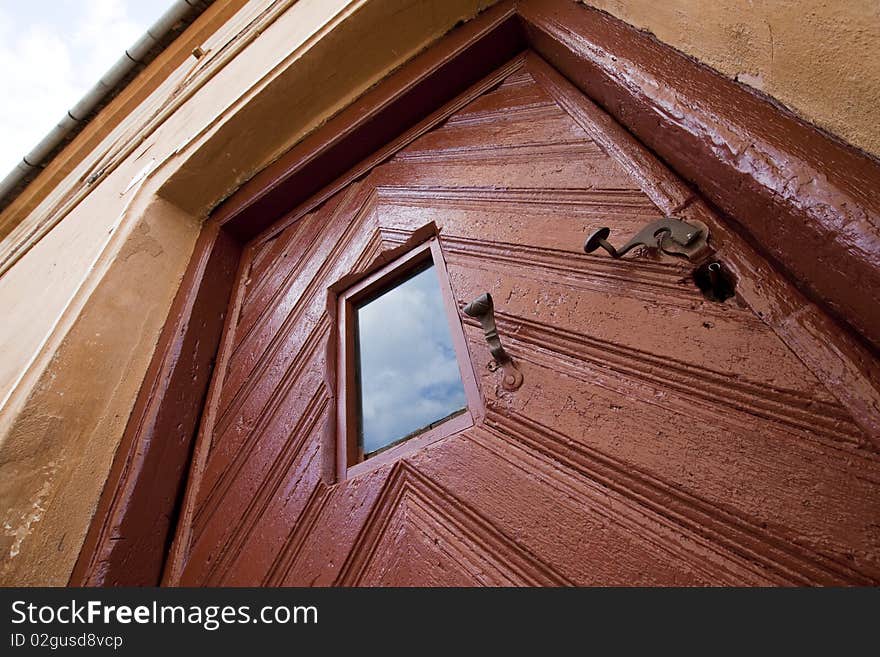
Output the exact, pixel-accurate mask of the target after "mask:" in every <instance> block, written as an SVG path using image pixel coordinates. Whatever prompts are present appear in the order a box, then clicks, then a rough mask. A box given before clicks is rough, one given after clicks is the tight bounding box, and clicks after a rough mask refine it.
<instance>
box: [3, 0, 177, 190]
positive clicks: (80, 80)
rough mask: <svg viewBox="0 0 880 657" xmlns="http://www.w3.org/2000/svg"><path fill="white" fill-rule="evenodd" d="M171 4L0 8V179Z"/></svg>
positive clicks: (67, 1) (113, 1)
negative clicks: (0, 85)
mask: <svg viewBox="0 0 880 657" xmlns="http://www.w3.org/2000/svg"><path fill="white" fill-rule="evenodd" d="M172 3H173V0H90V2H87V3H85V2H78V1H73V0H55V2H53V3H32V2H17V1H16V2H9V3H6V2H3V3H0V84H2V89H3V92H2V93H3V99H4V100H3V102H2V103H0V178H2V177H5V176H6V174H7V173H8V172H9V170H10V169H12V168H13V167H14V166H15V165H16V164H18V162H19V161H20V160H21V158H22V156H24V155H25V154H26V153H27V152H28V151H30V150H31V149H32V148H33V147H34V146H35V145H36V144H37V142H39V141H40V139H42V137H43V136H44V135H45V134H46V133H47V132H49V130H51V129H52V127H53V126H54V125H55V123H57V122H58V121H59V120H61V118H62V117H63V116H64V113H65V111H67V110H68V109H70V108H71V107H72V106H73V105H75V104H76V102H77V101H78V100H79V99H80V98H81V97H82V96H83V95H84V94H85V93H86V92H87V91H88V90H89V89H90V88H91V87H92V86H93V85H94V84H95V83H96V82H97V81H98V80H99V79H100V78H101V76H102V75H103V74H104V73H105V72H106V71H107V70H108V69H109V68H110V67H111V66H112V65H113V64H114V63H115V62H116V60H117V59H119V57H120V56H121V55H122V54H123V53H124V51H125V49H126V48H128V47H129V46H131V45H132V44H133V43H134V42H135V41H136V40H137V38H138V37H139V36H140V35H141V34H143V33H144V31H146V29H147V28H148V27H149V26H150V24H151V23H152V22H153V21H154V20H155V19H157V18H158V17H159V16H160V15H161V13H162V12H163V11H164V10H165V9H167V8H168V7H169V6H170V5H171V4H172ZM47 4H48V5H49V7H48V10H47Z"/></svg>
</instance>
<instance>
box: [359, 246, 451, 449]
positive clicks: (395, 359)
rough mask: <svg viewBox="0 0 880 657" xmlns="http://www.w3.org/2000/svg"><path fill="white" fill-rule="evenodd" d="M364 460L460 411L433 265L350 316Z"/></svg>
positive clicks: (448, 336) (448, 341)
mask: <svg viewBox="0 0 880 657" xmlns="http://www.w3.org/2000/svg"><path fill="white" fill-rule="evenodd" d="M357 326H358V351H359V354H358V361H359V362H358V365H359V377H360V381H359V382H360V413H359V415H360V430H361V441H362V443H361V444H362V446H363V450H364V454H370V453H371V452H375V451H377V450H380V449H382V448H384V447H388V446H389V445H391V444H392V443H395V442H397V441H399V440H401V439H402V438H406V437H408V436H410V435H412V434H414V433H418V432H419V431H422V430H424V429H426V428H428V427H430V426H431V425H432V424H435V423H437V421H438V420H442V419H444V418H447V417H449V416H451V415H456V414H458V413H459V412H461V411H462V409H464V408H465V406H466V401H465V395H464V386H463V385H462V382H461V374H460V373H459V369H458V361H457V360H456V357H455V350H454V349H453V348H452V337H451V335H450V332H449V324H448V322H447V319H446V313H445V312H444V310H443V300H442V299H441V297H440V282H439V280H438V279H437V272H436V271H435V270H434V265H433V264H431V265H429V266H428V267H427V268H426V269H423V270H420V271H418V273H416V274H415V275H413V276H411V277H410V278H408V279H407V280H405V281H404V282H402V283H400V284H398V285H397V286H396V287H394V288H392V289H390V290H388V291H387V292H385V293H384V294H382V295H381V296H379V297H377V298H376V299H373V300H372V301H369V302H367V303H365V304H363V305H361V306H360V307H359V308H358V309H357Z"/></svg>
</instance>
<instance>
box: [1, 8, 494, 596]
mask: <svg viewBox="0 0 880 657" xmlns="http://www.w3.org/2000/svg"><path fill="white" fill-rule="evenodd" d="M489 4H492V2H490V1H485V0H348V1H347V0H298V1H297V2H294V1H293V0H282V1H281V2H271V1H270V0H251V2H248V3H247V4H246V5H245V6H244V7H242V8H241V10H240V11H238V12H237V13H236V14H235V15H234V16H233V17H232V18H231V19H230V20H229V21H228V22H226V23H225V24H224V25H223V26H222V27H221V28H220V29H219V30H218V31H217V32H216V33H215V34H213V35H212V36H211V37H210V38H207V39H206V40H205V43H204V45H203V49H204V50H205V51H206V52H207V55H206V56H205V57H203V58H202V59H201V60H199V61H198V62H196V60H195V59H194V58H190V59H189V60H187V61H186V62H184V63H183V64H182V65H181V66H179V67H178V69H176V70H175V71H173V72H172V73H171V74H170V75H169V77H168V79H167V80H166V81H165V82H164V83H163V84H162V85H160V86H159V87H158V88H157V89H155V90H154V91H153V92H152V93H150V94H149V96H148V97H147V98H145V100H144V101H143V102H142V103H141V104H140V105H139V106H138V107H137V109H136V110H135V111H134V112H133V113H132V114H131V115H130V116H128V117H127V118H126V119H125V120H123V121H122V122H121V123H120V124H119V125H118V126H117V127H116V128H115V129H113V130H112V131H110V132H109V134H107V136H106V137H105V138H104V139H103V140H102V141H101V143H100V144H99V146H98V147H97V148H96V149H95V150H94V151H93V152H91V153H90V154H89V155H88V156H87V157H86V158H85V159H84V160H83V161H82V162H80V163H79V164H78V165H76V166H75V167H73V168H72V170H71V171H70V172H69V173H68V174H67V175H66V176H65V177H64V179H63V180H62V181H61V183H60V184H54V183H53V186H52V187H51V189H48V190H46V192H47V193H46V194H40V195H39V196H40V197H41V198H42V200H41V201H40V202H39V205H37V206H36V207H35V208H34V209H33V211H31V212H29V213H28V215H27V216H26V217H25V218H24V220H23V221H22V222H21V223H20V224H19V225H17V226H16V228H15V229H14V230H13V232H12V233H10V235H9V236H7V238H6V239H5V240H4V241H3V242H2V243H0V256H5V255H9V254H11V253H13V252H14V248H13V247H14V246H15V245H16V244H17V243H21V242H17V240H18V241H20V240H25V241H27V240H29V239H30V240H31V243H32V244H31V246H30V247H29V250H27V251H26V252H25V253H24V255H23V256H15V257H14V258H13V259H12V260H11V262H13V264H12V265H11V267H10V268H9V269H8V270H7V271H4V272H3V273H2V277H0V308H3V309H4V321H3V322H0V584H19V585H33V584H44V585H60V584H65V583H66V582H67V579H68V577H69V574H70V571H71V569H72V567H73V565H74V563H75V561H76V558H77V556H78V554H79V550H80V547H81V545H82V541H83V538H84V536H85V532H86V530H87V528H88V524H89V522H90V520H91V516H92V513H93V512H94V508H95V505H96V503H97V499H98V497H99V495H100V492H101V488H102V486H103V484H104V481H105V480H106V477H107V474H108V472H109V468H110V464H111V462H112V459H113V455H114V453H115V450H116V447H117V445H118V443H119V440H120V438H121V436H122V433H123V430H124V427H125V424H126V422H127V420H128V416H129V414H130V411H131V408H132V406H133V403H134V398H135V396H136V394H137V390H138V388H139V386H140V383H141V381H142V380H143V377H144V374H145V372H146V368H147V366H148V363H149V360H150V358H151V356H152V353H153V350H154V348H155V345H156V341H157V339H158V336H159V332H160V330H161V327H162V324H163V323H164V321H165V317H166V315H167V313H168V309H169V307H170V304H171V301H172V299H173V297H174V294H175V292H176V291H177V288H178V286H179V282H180V280H181V277H182V275H183V272H184V270H185V267H186V264H187V261H188V258H189V256H190V254H191V252H192V248H193V245H194V242H195V239H196V237H197V234H198V231H199V227H200V223H201V221H202V220H203V219H204V218H205V216H206V214H207V212H208V211H209V210H210V208H211V207H213V205H214V204H216V202H217V201H218V200H220V199H222V198H223V197H224V196H225V195H227V194H228V193H229V192H230V191H232V190H233V189H234V188H235V187H236V186H237V185H238V184H240V183H241V182H242V181H243V180H246V179H247V178H249V177H250V176H251V175H252V174H253V173H254V172H255V171H257V170H259V169H260V168H262V167H263V166H265V165H266V164H268V163H269V162H270V161H272V160H273V159H274V158H275V157H277V155H278V154H279V153H280V152H282V151H283V150H285V149H286V148H287V147H289V146H290V145H291V144H293V143H295V142H296V141H298V140H299V139H301V138H302V136H304V135H305V134H307V133H308V132H309V131H310V130H312V129H313V128H314V127H315V126H317V125H319V124H320V123H321V122H322V121H324V120H326V119H327V118H329V117H330V116H331V115H332V114H334V113H335V112H336V111H338V109H340V108H341V107H344V106H345V105H346V104H348V103H349V102H351V100H353V99H354V98H356V97H357V96H359V95H360V94H362V93H363V92H364V91H365V90H366V89H368V88H369V87H370V86H372V85H373V84H375V83H376V82H377V81H379V80H381V79H382V78H383V77H384V76H385V75H387V74H388V73H389V72H390V71H392V70H394V69H395V68H397V67H398V66H399V65H401V64H402V63H403V62H405V61H406V60H408V59H410V58H411V57H412V56H414V55H415V54H416V53H418V52H419V51H421V50H423V49H424V48H426V47H427V46H428V45H430V43H432V42H433V41H435V40H436V39H437V38H439V37H440V36H442V35H443V34H444V33H446V32H447V31H449V29H451V28H452V27H453V26H454V25H455V24H456V23H457V22H459V21H461V20H468V19H470V18H472V17H473V16H474V15H476V13H478V11H479V10H480V9H481V8H483V7H484V6H486V5H489ZM95 172H100V174H99V176H98V181H97V182H96V183H95V184H92V185H86V184H85V183H84V180H85V179H86V178H88V177H89V176H90V175H92V174H93V173H95ZM40 226H50V227H51V229H50V230H48V229H42V230H44V232H45V236H41V237H39V239H36V238H32V237H28V236H32V235H40V232H39V230H38V229H39V227H40ZM35 231H36V232H35Z"/></svg>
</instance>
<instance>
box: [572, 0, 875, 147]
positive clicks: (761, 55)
mask: <svg viewBox="0 0 880 657" xmlns="http://www.w3.org/2000/svg"><path fill="white" fill-rule="evenodd" d="M584 1H585V4H588V5H590V6H593V7H596V8H598V9H602V10H605V11H607V12H609V13H610V14H612V15H614V16H616V17H617V18H620V19H621V20H624V21H626V22H628V23H630V24H632V25H635V26H636V27H639V28H642V29H645V30H648V31H650V32H652V33H653V34H654V35H655V36H656V37H657V38H658V39H660V40H661V41H664V42H666V43H668V44H670V45H671V46H673V47H675V48H677V49H679V50H681V51H682V52H685V53H687V54H688V55H691V56H692V57H695V58H696V59H698V60H700V61H702V62H704V63H706V64H708V65H709V66H712V67H713V68H715V69H717V70H718V71H720V72H721V73H724V74H725V75H727V76H729V77H732V78H736V79H737V80H740V81H741V82H743V83H745V84H748V85H750V86H752V87H754V88H756V89H759V90H761V91H763V92H764V93H766V94H768V95H770V96H773V97H774V98H775V99H777V100H779V101H780V102H782V103H783V104H784V105H786V106H787V107H788V108H789V109H791V110H793V111H794V112H795V113H797V114H799V115H800V116H801V117H803V118H804V119H806V120H808V121H810V122H812V123H815V124H816V125H818V126H820V127H822V128H824V129H826V130H828V131H829V132H832V133H834V134H836V135H838V136H840V137H842V138H843V139H844V140H846V141H848V142H850V143H852V144H854V145H855V146H858V147H860V148H862V149H864V150H865V151H868V152H870V153H873V154H874V155H876V156H880V56H878V54H877V47H878V44H880V2H878V0H716V1H711V0H662V1H660V2H658V1H657V0H584Z"/></svg>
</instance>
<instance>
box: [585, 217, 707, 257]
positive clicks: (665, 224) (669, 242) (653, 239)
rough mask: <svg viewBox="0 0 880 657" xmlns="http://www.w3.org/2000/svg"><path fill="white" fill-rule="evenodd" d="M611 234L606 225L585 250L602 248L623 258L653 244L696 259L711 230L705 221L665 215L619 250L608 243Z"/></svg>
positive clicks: (593, 236) (598, 231)
mask: <svg viewBox="0 0 880 657" xmlns="http://www.w3.org/2000/svg"><path fill="white" fill-rule="evenodd" d="M610 234H611V229H610V228H608V227H607V226H603V227H602V228H599V229H597V230H596V231H594V232H593V234H592V235H590V236H589V237H588V238H587V241H586V242H585V243H584V252H586V253H592V252H593V251H595V250H596V249H598V248H600V247H601V248H603V249H605V250H606V251H607V252H608V253H609V255H610V256H611V257H612V258H620V257H622V256H623V255H624V254H626V253H627V252H628V251H630V250H632V249H634V248H635V247H637V246H650V247H655V248H659V249H660V250H662V251H663V252H665V253H669V254H670V255H680V256H684V257H686V258H693V257H695V256H698V255H701V254H702V252H703V250H704V249H706V248H707V239H708V237H709V229H708V227H706V225H705V224H702V223H700V225H695V224H690V223H687V222H684V221H682V220H681V219H676V218H675V217H664V218H662V219H658V220H656V221H652V222H651V223H649V224H648V225H646V226H645V227H644V228H642V229H641V230H640V231H639V232H638V233H636V234H635V236H634V237H633V238H632V239H631V240H630V241H629V242H627V243H626V244H624V245H623V246H622V247H620V248H619V249H616V248H614V246H612V245H611V244H609V243H608V236H609V235H610Z"/></svg>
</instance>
